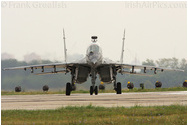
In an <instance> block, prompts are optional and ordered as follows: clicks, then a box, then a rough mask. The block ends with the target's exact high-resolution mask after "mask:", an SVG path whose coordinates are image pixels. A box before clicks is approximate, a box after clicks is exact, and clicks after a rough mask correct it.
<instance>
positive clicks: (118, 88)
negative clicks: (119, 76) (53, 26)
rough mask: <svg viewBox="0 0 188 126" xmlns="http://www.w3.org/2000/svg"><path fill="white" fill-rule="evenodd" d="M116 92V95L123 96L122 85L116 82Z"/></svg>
mask: <svg viewBox="0 0 188 126" xmlns="http://www.w3.org/2000/svg"><path fill="white" fill-rule="evenodd" d="M114 90H115V91H116V94H121V83H120V82H117V84H116V80H115V81H114Z"/></svg>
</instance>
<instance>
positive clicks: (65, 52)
mask: <svg viewBox="0 0 188 126" xmlns="http://www.w3.org/2000/svg"><path fill="white" fill-rule="evenodd" d="M63 41H64V55H65V63H67V49H66V43H65V31H64V29H63Z"/></svg>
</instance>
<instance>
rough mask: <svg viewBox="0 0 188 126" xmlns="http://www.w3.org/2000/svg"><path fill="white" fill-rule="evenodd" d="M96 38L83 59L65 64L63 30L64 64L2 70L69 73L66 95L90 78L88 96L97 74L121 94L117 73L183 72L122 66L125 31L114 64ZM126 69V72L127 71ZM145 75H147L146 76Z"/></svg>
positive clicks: (96, 90)
mask: <svg viewBox="0 0 188 126" xmlns="http://www.w3.org/2000/svg"><path fill="white" fill-rule="evenodd" d="M97 38H98V37H97V36H92V37H91V41H92V43H91V44H90V45H89V47H88V48H87V51H86V56H85V58H83V59H80V60H79V61H75V62H67V49H66V42H65V32H64V30H63V40H64V53H65V54H64V55H65V62H63V63H52V64H40V65H31V66H21V67H11V68H4V69H3V70H19V69H23V70H25V71H26V70H28V69H30V70H31V73H34V70H35V69H41V73H36V75H45V74H56V73H65V74H66V73H70V74H71V78H72V79H71V82H68V83H67V84H66V95H70V94H71V91H72V90H73V89H74V88H73V87H74V84H75V83H77V84H82V83H84V82H86V81H87V79H88V78H89V77H91V86H90V95H93V93H95V95H97V94H98V87H97V86H96V85H95V82H96V78H97V74H98V75H99V79H100V81H102V82H104V83H107V84H110V83H113V85H114V90H115V91H116V94H121V83H120V82H117V80H116V75H117V73H121V74H138V75H144V74H146V70H153V71H154V74H156V73H157V71H159V70H160V71H161V72H163V71H165V70H168V71H183V70H180V69H171V68H162V67H155V66H145V65H133V64H124V63H123V54H124V42H125V30H124V34H123V42H122V51H121V58H120V61H119V62H114V61H112V60H110V59H108V58H104V57H103V55H102V49H101V47H100V46H99V45H98V43H97ZM45 68H46V69H48V68H53V71H52V72H45ZM56 68H58V69H59V68H62V70H57V69H56ZM127 69H128V70H127ZM135 69H143V73H142V74H141V73H136V71H135ZM146 75H147V74H146Z"/></svg>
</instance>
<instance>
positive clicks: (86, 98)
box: [1, 91, 187, 110]
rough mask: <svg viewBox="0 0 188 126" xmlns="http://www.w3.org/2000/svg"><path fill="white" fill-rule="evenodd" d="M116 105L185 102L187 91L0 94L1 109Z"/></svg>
mask: <svg viewBox="0 0 188 126" xmlns="http://www.w3.org/2000/svg"><path fill="white" fill-rule="evenodd" d="M90 104H92V105H93V106H104V107H116V106H124V107H131V106H135V105H140V106H155V105H171V104H180V105H186V104H187V91H167V92H139V93H122V94H118V95H117V94H114V93H101V94H98V95H92V96H91V95H89V94H71V95H70V96H66V95H64V94H45V95H6V96H1V110H13V109H26V110H37V109H56V108H59V107H63V106H69V105H70V106H82V105H90Z"/></svg>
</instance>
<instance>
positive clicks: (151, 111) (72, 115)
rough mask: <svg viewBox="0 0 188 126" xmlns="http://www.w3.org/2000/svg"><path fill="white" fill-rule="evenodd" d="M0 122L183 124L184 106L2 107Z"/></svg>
mask: <svg viewBox="0 0 188 126" xmlns="http://www.w3.org/2000/svg"><path fill="white" fill-rule="evenodd" d="M1 124H2V125H9V124H13V125H25V124H27V125H34V124H35V125H43V124H44V125H66V124H70V125H74V124H77V125H82V124H85V125H86V124H88V125H92V124H93V125H95V124H96V125H114V124H115V125H137V124H138V125H144V124H145V125H186V124H187V106H180V105H171V106H155V107H141V106H135V107H131V108H124V107H113V108H104V107H94V106H92V105H89V106H85V107H83V106H81V107H70V106H69V107H63V108H59V109H56V110H2V111H1Z"/></svg>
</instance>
